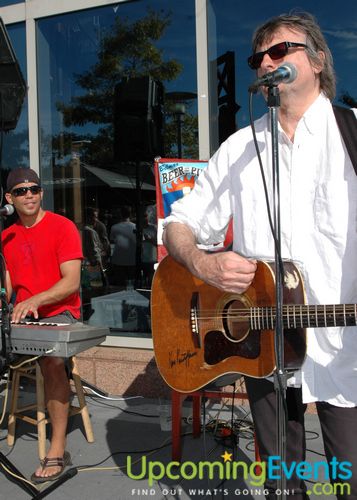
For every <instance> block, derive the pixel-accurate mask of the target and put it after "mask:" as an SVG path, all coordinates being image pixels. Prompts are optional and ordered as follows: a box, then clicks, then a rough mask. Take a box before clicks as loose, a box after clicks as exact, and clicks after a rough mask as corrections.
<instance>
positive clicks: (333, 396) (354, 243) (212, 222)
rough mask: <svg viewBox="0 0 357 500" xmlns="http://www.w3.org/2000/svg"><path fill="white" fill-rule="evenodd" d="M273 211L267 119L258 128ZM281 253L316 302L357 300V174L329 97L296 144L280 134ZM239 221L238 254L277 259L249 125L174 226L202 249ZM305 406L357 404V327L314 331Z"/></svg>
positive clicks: (215, 161) (219, 156) (309, 115)
mask: <svg viewBox="0 0 357 500" xmlns="http://www.w3.org/2000/svg"><path fill="white" fill-rule="evenodd" d="M255 125H256V133H257V140H258V144H259V149H260V152H261V157H262V161H263V166H264V170H265V177H266V182H267V187H268V193H269V197H270V205H271V207H272V198H273V195H272V192H273V188H272V169H271V158H272V154H271V133H270V126H269V117H268V114H266V115H264V116H263V117H262V118H260V119H259V120H257V121H256V122H255ZM279 172H280V212H281V214H280V216H281V253H282V257H283V259H290V260H293V261H294V262H295V263H296V264H297V266H298V267H299V269H300V271H301V273H302V276H303V279H304V286H305V292H306V298H307V303H309V304H340V303H356V302H357V176H356V173H355V172H354V169H353V166H352V163H351V160H350V158H349V157H348V154H347V152H346V148H345V146H344V144H343V141H342V138H341V135H340V132H339V130H338V127H337V124H336V121H335V118H334V113H333V109H332V106H331V103H330V101H329V100H328V99H326V98H325V97H324V96H323V95H320V96H319V97H318V98H317V99H316V101H315V102H314V103H313V104H312V106H311V107H310V108H309V109H308V110H307V111H306V113H305V114H304V116H303V117H302V118H301V120H300V122H299V123H298V126H297V129H296V132H295V137H294V142H291V141H290V140H289V138H288V137H287V136H286V134H285V133H284V131H283V130H282V129H281V128H279ZM232 216H233V234H234V241H233V250H234V251H236V252H238V253H239V254H241V255H243V256H246V257H253V258H257V259H261V260H274V245H273V238H272V235H271V231H270V227H269V223H268V216H267V207H266V200H265V195H264V189H263V183H262V179H261V174H260V169H259V164H258V160H257V155H256V151H255V148H254V144H253V138H252V132H251V129H250V127H246V128H244V129H242V130H239V131H238V132H236V133H235V134H233V135H232V136H231V137H229V138H228V140H227V141H225V142H224V143H223V144H222V145H221V147H220V149H219V150H218V151H217V153H216V154H215V155H214V156H213V157H212V159H211V160H210V161H209V164H208V167H207V169H205V171H204V172H203V173H202V174H201V175H200V177H199V179H198V180H197V182H196V185H195V187H194V189H193V190H192V192H191V193H190V194H189V195H188V196H185V197H184V198H182V199H181V200H179V201H177V202H175V203H174V204H173V206H172V212H171V215H170V216H169V217H168V218H167V219H166V220H165V225H166V224H167V223H169V222H182V223H186V224H187V225H188V226H189V227H190V228H191V229H192V230H193V232H194V234H195V235H196V237H197V241H198V242H199V243H202V244H214V243H219V242H222V241H223V240H224V235H225V231H226V228H227V224H228V222H229V220H230V218H231V217H232ZM307 334H308V342H307V356H306V359H305V362H304V364H303V367H302V373H301V375H302V377H301V380H302V388H303V400H304V402H305V403H308V402H313V401H327V402H329V403H331V404H334V405H337V406H356V405H357V327H347V328H336V327H333V328H316V329H315V328H309V329H308V331H307Z"/></svg>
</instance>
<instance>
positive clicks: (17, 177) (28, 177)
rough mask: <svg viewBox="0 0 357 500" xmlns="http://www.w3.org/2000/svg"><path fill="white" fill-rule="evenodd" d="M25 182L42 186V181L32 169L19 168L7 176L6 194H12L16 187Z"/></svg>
mask: <svg viewBox="0 0 357 500" xmlns="http://www.w3.org/2000/svg"><path fill="white" fill-rule="evenodd" d="M23 182H34V183H35V184H38V185H40V179H39V177H38V175H37V174H36V172H35V171H34V170H32V168H23V167H19V168H15V169H14V170H11V172H10V173H9V175H8V176H7V181H6V192H7V193H10V192H11V190H12V188H13V187H14V186H17V184H22V183H23Z"/></svg>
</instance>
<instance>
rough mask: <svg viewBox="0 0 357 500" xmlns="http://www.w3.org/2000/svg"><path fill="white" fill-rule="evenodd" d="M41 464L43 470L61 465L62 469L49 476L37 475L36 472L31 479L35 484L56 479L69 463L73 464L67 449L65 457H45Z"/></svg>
mask: <svg viewBox="0 0 357 500" xmlns="http://www.w3.org/2000/svg"><path fill="white" fill-rule="evenodd" d="M40 464H41V467H42V470H43V469H45V468H46V467H61V470H60V471H58V472H56V474H53V475H52V476H47V477H41V476H37V475H36V473H35V472H34V473H33V474H32V476H31V481H32V482H33V483H35V484H39V483H46V482H47V481H54V480H55V479H57V478H58V477H59V476H60V475H61V474H62V473H63V471H64V469H65V468H66V467H67V465H72V461H71V455H70V454H69V453H68V451H65V452H64V454H63V457H54V458H48V457H45V458H44V459H43V460H40Z"/></svg>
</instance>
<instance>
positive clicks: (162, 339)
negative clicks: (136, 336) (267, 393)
mask: <svg viewBox="0 0 357 500" xmlns="http://www.w3.org/2000/svg"><path fill="white" fill-rule="evenodd" d="M274 269H275V267H274V264H273V263H269V262H263V261H260V262H258V267H257V271H256V274H255V277H254V281H253V283H252V284H251V286H250V287H249V289H248V290H247V291H246V292H245V293H243V294H236V293H227V292H223V291H221V290H219V289H217V288H215V287H213V286H211V285H208V284H206V283H205V282H203V281H201V280H199V279H198V278H196V277H195V276H193V275H192V274H191V273H190V272H189V271H188V270H187V269H186V268H185V267H183V266H182V265H180V264H178V263H177V262H176V261H175V260H174V259H173V258H172V257H170V256H168V257H165V258H164V259H163V260H162V261H161V263H160V265H159V267H158V269H157V271H156V273H155V275H154V279H153V285H152V292H151V322H152V334H153V343H154V353H155V358H156V362H157V366H158V369H159V371H160V374H161V376H162V377H163V379H164V380H165V381H166V383H167V384H168V385H169V386H170V387H172V388H173V389H175V390H177V391H180V392H193V391H195V390H198V389H200V388H202V387H204V386H205V385H207V384H209V383H211V382H214V381H215V380H217V379H218V378H220V377H221V376H223V375H226V374H237V376H238V375H239V374H243V375H248V376H251V377H256V378H263V377H267V376H269V375H271V374H272V373H273V372H274V370H275V367H276V362H275V350H274V339H275V318H276V311H275V306H274V304H275V271H274ZM283 280H284V287H283V311H282V315H283V325H284V366H285V368H286V369H288V370H297V369H299V368H300V367H301V365H302V363H303V361H304V359H305V355H306V328H309V327H325V326H326V327H331V326H353V325H356V324H357V309H356V304H342V305H341V304H340V305H306V304H305V303H304V302H305V293H304V286H303V280H302V277H301V275H300V273H299V270H298V269H297V267H296V266H295V264H294V263H292V262H288V261H287V262H284V274H283Z"/></svg>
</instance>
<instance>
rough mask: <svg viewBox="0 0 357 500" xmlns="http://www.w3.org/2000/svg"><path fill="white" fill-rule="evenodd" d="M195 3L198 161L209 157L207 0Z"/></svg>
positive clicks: (197, 0)
mask: <svg viewBox="0 0 357 500" xmlns="http://www.w3.org/2000/svg"><path fill="white" fill-rule="evenodd" d="M195 2H196V54H197V96H198V98H197V104H198V140H199V159H200V160H208V159H209V157H210V140H209V123H210V120H209V99H208V96H209V68H208V44H207V40H208V34H207V33H208V21H207V0H195Z"/></svg>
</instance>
